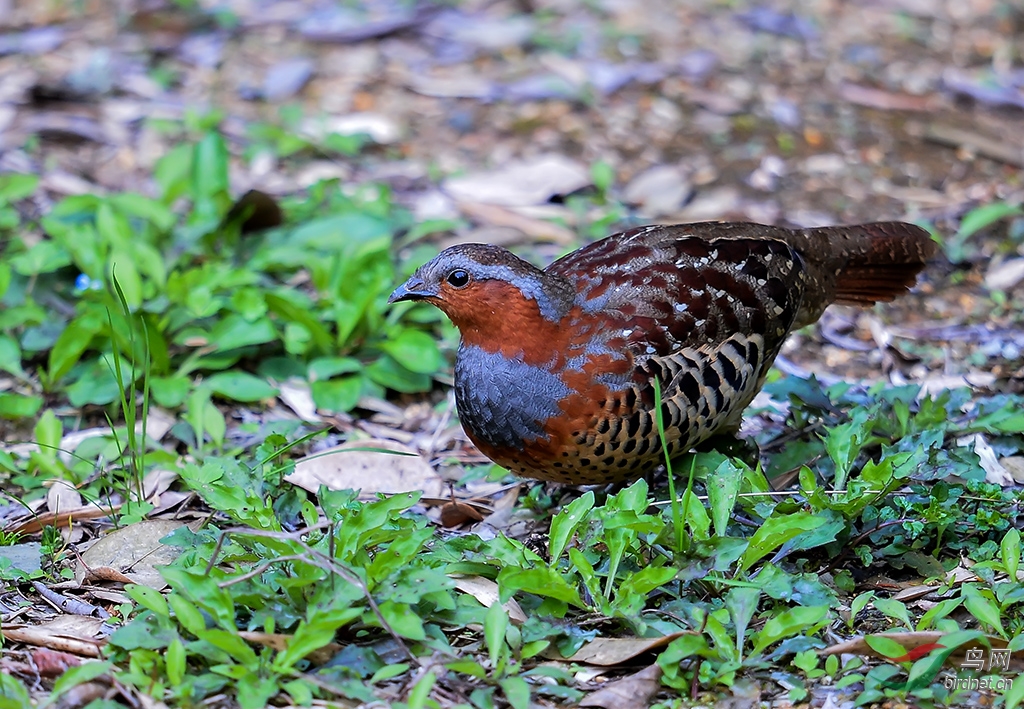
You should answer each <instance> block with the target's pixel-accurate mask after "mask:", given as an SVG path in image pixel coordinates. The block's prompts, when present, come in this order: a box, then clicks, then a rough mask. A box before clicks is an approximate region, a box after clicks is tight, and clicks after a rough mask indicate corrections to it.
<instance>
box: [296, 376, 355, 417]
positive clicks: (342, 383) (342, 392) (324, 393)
mask: <svg viewBox="0 0 1024 709" xmlns="http://www.w3.org/2000/svg"><path fill="white" fill-rule="evenodd" d="M309 389H310V393H311V394H312V395H313V403H315V404H316V407H317V408H318V409H323V410H324V411H332V412H342V411H351V410H352V409H353V408H355V405H356V404H357V403H358V402H359V397H360V396H361V395H362V392H363V378H362V377H360V376H354V377H339V378H337V379H331V380H330V381H326V382H313V383H312V384H310V385H309Z"/></svg>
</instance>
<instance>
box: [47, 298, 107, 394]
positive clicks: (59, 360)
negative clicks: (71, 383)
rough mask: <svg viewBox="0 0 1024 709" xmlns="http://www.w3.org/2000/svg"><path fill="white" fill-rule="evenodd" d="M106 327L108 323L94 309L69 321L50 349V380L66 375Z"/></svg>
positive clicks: (54, 380)
mask: <svg viewBox="0 0 1024 709" xmlns="http://www.w3.org/2000/svg"><path fill="white" fill-rule="evenodd" d="M105 328H106V323H105V322H104V320H103V319H102V317H101V316H100V314H99V313H98V312H97V311H94V310H87V311H86V312H84V313H82V314H81V315H79V316H77V317H75V318H74V319H73V320H72V321H71V322H70V323H68V325H67V327H65V328H64V330H63V331H62V332H61V333H60V336H58V337H57V341H56V342H55V343H54V344H53V347H52V348H51V349H50V355H49V362H48V366H47V369H48V370H49V375H50V381H51V382H58V381H60V380H61V379H63V378H64V375H66V374H67V373H68V372H70V371H71V368H72V367H74V366H75V365H76V364H78V361H79V360H80V359H81V357H82V355H83V354H84V353H85V351H86V350H87V349H88V348H89V343H90V342H92V339H93V338H94V337H95V336H96V335H98V334H100V333H101V332H103V330H104V329H105Z"/></svg>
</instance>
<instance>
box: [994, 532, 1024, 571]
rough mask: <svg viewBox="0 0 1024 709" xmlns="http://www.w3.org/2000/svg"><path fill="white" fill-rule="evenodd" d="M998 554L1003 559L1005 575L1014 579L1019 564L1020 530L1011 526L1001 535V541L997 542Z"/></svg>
mask: <svg viewBox="0 0 1024 709" xmlns="http://www.w3.org/2000/svg"><path fill="white" fill-rule="evenodd" d="M999 555H1000V557H1001V558H1002V560H1003V568H1004V569H1006V575H1007V576H1009V577H1010V578H1011V579H1016V578H1017V568H1018V567H1019V566H1020V531H1019V530H1018V529H1017V528H1016V527H1011V528H1010V531H1009V532H1007V533H1006V534H1004V535H1003V541H1002V542H1000V544H999Z"/></svg>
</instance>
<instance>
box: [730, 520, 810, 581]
mask: <svg viewBox="0 0 1024 709" xmlns="http://www.w3.org/2000/svg"><path fill="white" fill-rule="evenodd" d="M824 523H825V520H824V519H822V518H821V517H818V516H816V515H813V514H811V513H810V512H796V513H794V514H789V515H777V514H775V513H773V514H772V516H771V517H769V518H768V519H766V520H765V521H764V524H762V525H761V526H760V527H758V529H757V531H756V532H754V535H753V536H752V537H751V538H750V544H749V546H748V547H747V550H746V551H745V552H743V556H742V557H741V558H740V569H742V570H743V571H746V570H747V569H749V568H750V567H751V566H753V565H754V564H755V563H757V562H758V560H760V559H761V558H762V557H764V556H766V555H768V554H770V553H771V552H772V551H774V550H775V549H777V548H779V547H780V546H782V545H783V544H785V543H786V542H788V541H789V540H790V539H793V538H794V537H797V536H799V535H800V534H803V533H804V532H808V531H810V530H812V529H817V528H818V527H820V526H821V525H822V524H824Z"/></svg>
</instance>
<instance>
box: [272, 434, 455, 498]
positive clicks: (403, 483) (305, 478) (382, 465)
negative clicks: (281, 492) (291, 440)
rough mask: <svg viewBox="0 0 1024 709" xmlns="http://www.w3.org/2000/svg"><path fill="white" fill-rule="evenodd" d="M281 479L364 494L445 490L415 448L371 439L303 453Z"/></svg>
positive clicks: (312, 487) (437, 492) (427, 493)
mask: <svg viewBox="0 0 1024 709" xmlns="http://www.w3.org/2000/svg"><path fill="white" fill-rule="evenodd" d="M285 480H287V481H288V482H290V483H291V484H292V485H298V486H299V487H301V488H302V489H303V490H307V491H309V492H314V493H315V492H316V491H317V490H319V489H320V486H321V485H325V486H327V487H328V488H329V489H331V490H362V493H363V495H364V496H373V495H374V494H376V493H378V492H383V493H396V492H412V491H416V490H420V491H422V492H423V494H424V495H425V496H427V497H441V496H442V495H443V494H444V491H445V489H446V486H445V484H444V480H442V479H441V476H440V475H438V474H437V473H436V472H434V469H433V468H431V467H430V464H429V463H428V462H427V461H426V460H424V458H423V457H422V456H421V455H419V454H418V453H417V452H416V451H415V450H413V449H412V448H409V447H408V446H404V445H402V444H401V443H397V442H395V441H389V440H385V439H373V438H371V439H367V440H362V441H349V442H348V443H344V444H342V445H340V446H337V447H336V448H331V449H330V450H326V451H321V452H320V453H315V454H313V455H309V456H306V457H305V458H302V459H300V460H298V461H296V463H295V472H294V473H292V474H291V475H288V476H287V477H286V478H285Z"/></svg>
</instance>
